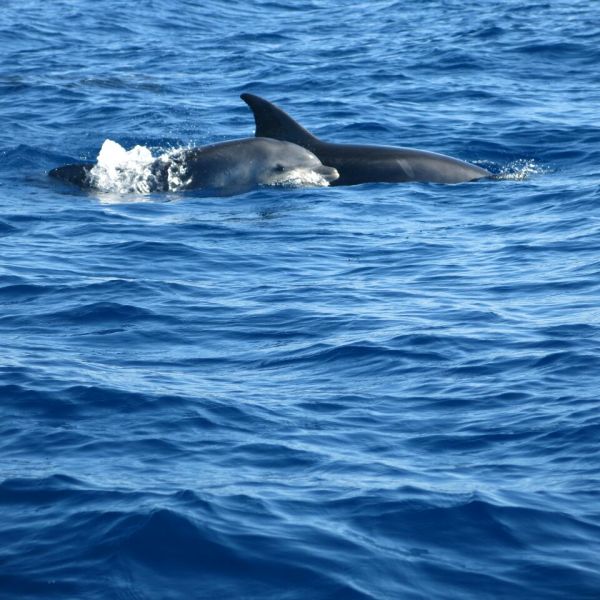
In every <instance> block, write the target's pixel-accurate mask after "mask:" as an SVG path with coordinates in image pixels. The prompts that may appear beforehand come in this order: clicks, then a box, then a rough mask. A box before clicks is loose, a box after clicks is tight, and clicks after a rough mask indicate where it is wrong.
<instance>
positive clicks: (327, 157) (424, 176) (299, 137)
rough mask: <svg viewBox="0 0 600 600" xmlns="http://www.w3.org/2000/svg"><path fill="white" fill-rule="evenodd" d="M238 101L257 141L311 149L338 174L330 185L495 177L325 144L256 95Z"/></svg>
mask: <svg viewBox="0 0 600 600" xmlns="http://www.w3.org/2000/svg"><path fill="white" fill-rule="evenodd" d="M241 98H242V100H243V101H244V102H246V103H247V104H248V106H249V107H250V108H251V109H252V112H253V113H254V120H255V122H256V135H257V136H261V137H270V138H275V139H277V140H285V141H288V142H293V143H294V144H298V145H299V146H303V147H304V148H306V149H307V150H310V151H311V152H313V153H314V154H316V156H317V157H318V158H319V160H320V161H321V162H322V163H323V164H324V165H329V166H331V167H334V168H335V169H337V171H338V172H339V174H340V176H339V178H338V179H336V180H335V181H334V182H332V184H331V185H356V184H359V183H368V182H390V183H398V182H404V181H421V182H431V183H461V182H463V181H474V180H476V179H484V178H489V177H493V176H492V174H491V173H490V172H489V171H487V170H485V169H482V168H481V167H478V166H476V165H471V164H469V163H467V162H464V161H462V160H459V159H457V158H452V157H450V156H444V155H443V154H436V153H434V152H426V151H424V150H414V149H412V148H396V147H391V146H363V145H355V144H333V143H330V142H324V141H322V140H320V139H319V138H317V137H315V136H314V135H312V134H311V133H310V132H309V131H307V130H306V129H304V127H302V126H301V125H300V124H298V123H296V121H294V119H292V118H291V117H290V116H289V115H288V114H287V113H285V112H284V111H283V110H281V109H280V108H278V107H277V106H275V105H274V104H272V103H271V102H268V101H267V100H265V99H264V98H260V97H259V96H255V95H254V94H242V95H241Z"/></svg>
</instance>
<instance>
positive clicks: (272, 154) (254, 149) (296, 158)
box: [49, 137, 338, 196]
mask: <svg viewBox="0 0 600 600" xmlns="http://www.w3.org/2000/svg"><path fill="white" fill-rule="evenodd" d="M95 166H96V164H95V163H81V164H72V165H65V166H63V167H58V168H56V169H52V170H51V171H50V173H49V175H50V176H51V177H54V178H56V179H60V180H62V181H66V182H68V183H72V184H74V185H77V186H79V187H83V188H97V187H98V185H97V181H96V179H95V176H94V167H95ZM337 177H338V173H337V171H336V170H335V169H334V168H332V167H329V166H325V165H323V164H322V163H321V161H320V160H319V159H318V158H317V157H316V156H315V155H314V154H313V153H312V152H310V151H309V150H307V149H305V148H302V147H300V146H298V145H296V144H293V143H290V142H286V141H281V140H274V139H266V138H261V137H254V138H244V139H240V140H233V141H229V142H223V143H220V144H213V145H210V146H203V147H200V148H191V149H185V150H179V151H177V152H175V153H172V154H170V155H167V156H166V157H161V158H158V159H155V160H154V161H152V162H151V163H150V164H149V165H148V173H147V176H146V180H145V182H144V185H145V191H150V192H156V191H169V190H171V191H174V190H176V191H179V190H189V189H199V190H201V191H205V192H206V193H208V194H214V195H219V196H230V195H234V194H241V193H244V192H246V191H249V190H251V189H253V188H255V187H257V186H259V185H286V184H290V185H292V184H294V182H299V183H300V184H302V183H303V182H306V183H308V184H311V183H312V184H317V185H319V184H320V185H327V184H328V183H329V182H331V181H333V180H335V179H336V178H337ZM175 179H176V181H177V184H176V185H174V184H173V181H174V180H175ZM146 188H147V190H146ZM133 191H138V190H133Z"/></svg>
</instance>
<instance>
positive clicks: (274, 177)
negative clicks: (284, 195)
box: [254, 138, 339, 187]
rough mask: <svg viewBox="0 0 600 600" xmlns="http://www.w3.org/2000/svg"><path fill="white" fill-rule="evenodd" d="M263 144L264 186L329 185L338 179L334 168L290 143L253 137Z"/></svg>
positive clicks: (260, 175) (262, 175)
mask: <svg viewBox="0 0 600 600" xmlns="http://www.w3.org/2000/svg"><path fill="white" fill-rule="evenodd" d="M254 140H255V143H258V144H260V145H261V154H263V159H264V160H263V161H262V168H261V172H260V174H258V180H259V183H260V184H261V185H286V186H292V187H300V186H326V185H329V184H330V183H331V182H332V181H335V180H336V179H337V178H338V177H339V173H338V172H337V170H336V169H334V168H333V167H328V166H326V165H324V164H323V163H322V162H321V161H320V160H319V159H318V158H317V157H316V156H315V155H314V154H313V153H312V152H310V151H309V150H306V148H302V147H301V146H298V145H297V144H293V143H291V142H283V141H280V140H273V139H270V138H254Z"/></svg>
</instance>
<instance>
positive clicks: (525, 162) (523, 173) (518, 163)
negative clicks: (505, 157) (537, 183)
mask: <svg viewBox="0 0 600 600" xmlns="http://www.w3.org/2000/svg"><path fill="white" fill-rule="evenodd" d="M547 172H548V169H546V168H544V167H542V166H541V165H538V164H537V163H536V162H535V160H533V159H519V160H515V161H513V162H510V163H508V164H506V165H504V166H503V167H502V168H501V169H500V172H499V173H498V174H497V175H496V178H497V179H508V180H511V181H523V180H525V179H528V178H529V177H530V176H531V175H540V174H542V173H547Z"/></svg>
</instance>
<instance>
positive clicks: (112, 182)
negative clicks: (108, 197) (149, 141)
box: [90, 140, 155, 194]
mask: <svg viewBox="0 0 600 600" xmlns="http://www.w3.org/2000/svg"><path fill="white" fill-rule="evenodd" d="M154 161H155V158H154V157H153V156H152V152H150V150H149V149H148V148H146V147H145V146H135V147H134V148H132V149H131V150H125V148H123V146H121V145H120V144H117V143H116V142H113V141H112V140H105V141H104V144H102V148H101V149H100V153H99V154H98V158H97V162H96V165H95V166H94V167H93V168H92V170H91V171H90V180H91V183H92V186H93V187H95V188H96V189H98V190H100V191H102V192H117V193H121V194H123V193H131V192H133V193H139V194H148V193H150V191H151V190H152V183H153V182H154V179H155V176H154V174H153V172H152V164H153V163H154Z"/></svg>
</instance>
